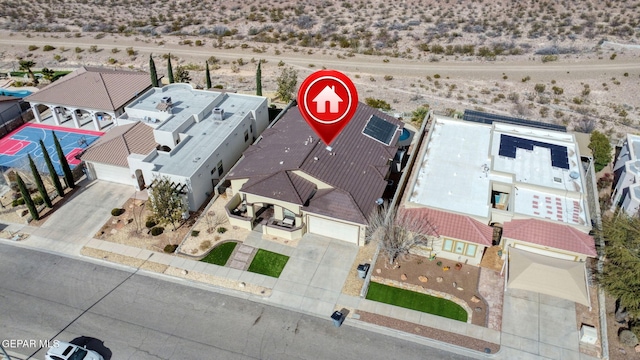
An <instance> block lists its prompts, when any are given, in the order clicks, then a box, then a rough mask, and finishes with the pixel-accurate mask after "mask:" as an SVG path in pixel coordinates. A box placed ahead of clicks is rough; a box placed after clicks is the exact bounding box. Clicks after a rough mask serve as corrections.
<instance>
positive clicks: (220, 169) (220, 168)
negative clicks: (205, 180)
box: [218, 160, 224, 176]
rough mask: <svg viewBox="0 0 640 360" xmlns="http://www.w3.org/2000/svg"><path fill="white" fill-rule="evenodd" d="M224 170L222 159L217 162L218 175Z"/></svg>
mask: <svg viewBox="0 0 640 360" xmlns="http://www.w3.org/2000/svg"><path fill="white" fill-rule="evenodd" d="M223 172H224V170H223V169H222V160H220V161H219V162H218V176H222V173H223Z"/></svg>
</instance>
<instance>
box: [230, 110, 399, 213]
mask: <svg viewBox="0 0 640 360" xmlns="http://www.w3.org/2000/svg"><path fill="white" fill-rule="evenodd" d="M372 115H376V116H378V117H381V118H383V119H385V120H387V121H389V122H391V123H393V124H397V125H398V126H399V129H400V131H401V130H402V128H403V124H402V122H401V121H400V120H397V119H395V118H393V117H390V116H388V115H386V114H384V113H382V112H380V111H378V110H376V109H374V108H371V107H369V106H367V105H366V104H363V103H359V104H358V109H357V111H356V113H355V115H354V116H353V118H352V119H351V121H350V122H349V124H348V125H347V126H346V127H345V128H344V130H343V131H342V133H340V135H338V137H337V138H336V139H335V141H334V142H333V143H332V144H331V147H332V151H331V152H330V151H328V150H327V149H326V145H325V144H324V143H323V142H321V141H320V139H319V138H318V136H316V134H315V133H314V132H313V130H311V128H310V127H309V125H308V124H307V123H306V122H305V121H304V120H303V118H302V116H301V115H300V111H299V110H298V107H297V106H294V107H291V108H290V109H289V110H288V111H287V112H286V113H285V114H284V115H283V116H282V118H281V119H280V120H279V121H278V122H277V123H276V124H275V125H274V126H273V127H271V128H269V129H266V130H265V131H264V132H263V133H262V139H261V140H260V141H258V142H257V143H255V144H253V145H252V146H251V147H250V148H249V149H247V150H246V151H245V152H244V154H243V158H242V159H241V160H240V161H239V162H238V164H237V165H236V166H235V167H234V168H233V169H232V170H231V172H230V173H229V174H228V176H227V177H228V178H229V179H242V178H249V179H250V181H248V182H247V183H245V184H244V185H243V187H242V189H241V190H242V191H244V192H247V193H251V194H256V195H261V196H272V195H270V194H273V193H278V194H279V193H280V192H284V191H289V190H290V189H292V188H293V189H295V192H296V195H295V196H294V195H281V196H288V198H289V199H290V200H296V201H292V202H294V203H296V204H304V203H305V201H306V199H308V197H309V195H311V194H312V193H313V191H314V190H315V185H313V183H311V182H310V181H308V180H304V179H303V178H302V177H299V178H300V179H297V178H296V177H297V175H295V174H293V172H294V171H297V170H299V171H301V172H303V173H305V174H307V175H309V176H311V177H313V178H315V179H317V180H319V181H321V182H324V183H326V184H328V185H330V186H331V187H333V188H334V189H335V190H338V191H334V192H327V191H322V192H321V191H319V190H318V192H316V193H315V195H314V196H313V198H312V199H311V200H310V201H309V204H308V207H307V208H306V209H305V210H308V211H311V209H313V211H314V212H317V213H322V214H326V215H330V216H333V217H336V218H340V219H344V220H348V221H355V222H357V223H361V224H366V218H367V217H368V215H369V213H370V212H371V210H372V209H373V207H374V206H375V201H376V199H378V198H380V197H381V196H382V194H383V193H384V190H385V188H386V186H387V180H385V175H386V173H387V171H388V169H389V159H392V158H393V157H394V156H395V153H396V151H397V146H386V145H384V144H382V143H380V142H378V141H376V140H374V139H372V138H370V137H367V136H365V135H363V134H362V130H363V129H364V126H365V124H366V122H367V120H369V118H370V117H371V116H372ZM400 131H398V132H397V134H396V135H394V137H393V140H392V144H395V143H396V142H397V139H398V137H399V134H400ZM280 172H285V173H287V177H288V179H290V180H291V181H290V182H287V181H285V182H284V183H282V185H281V184H280V183H278V182H277V181H272V178H271V176H272V175H274V174H276V173H280ZM292 174H293V175H294V176H293V177H292V176H291V175H292ZM279 177H280V178H281V179H284V177H282V176H281V175H279ZM267 179H269V180H267ZM303 180H304V181H303ZM285 189H286V190H285ZM320 195H324V196H322V197H321V196H320ZM332 202H335V203H332Z"/></svg>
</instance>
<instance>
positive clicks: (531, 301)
mask: <svg viewBox="0 0 640 360" xmlns="http://www.w3.org/2000/svg"><path fill="white" fill-rule="evenodd" d="M501 345H502V349H501V351H500V352H501V358H503V359H557V360H561V359H576V360H578V359H595V358H593V357H590V356H587V355H584V354H581V353H580V349H579V331H578V330H576V308H575V303H573V302H571V301H569V300H564V299H560V298H557V297H553V296H549V295H545V294H539V293H535V292H531V291H525V290H517V289H509V290H508V291H506V292H505V294H504V312H503V317H502V338H501Z"/></svg>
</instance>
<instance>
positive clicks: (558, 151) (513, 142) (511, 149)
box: [498, 134, 569, 169]
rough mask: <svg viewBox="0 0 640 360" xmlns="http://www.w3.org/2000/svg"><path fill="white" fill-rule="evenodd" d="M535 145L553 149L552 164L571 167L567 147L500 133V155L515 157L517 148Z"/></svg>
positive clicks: (559, 166)
mask: <svg viewBox="0 0 640 360" xmlns="http://www.w3.org/2000/svg"><path fill="white" fill-rule="evenodd" d="M534 146H538V147H544V148H547V149H549V150H551V166H554V167H558V168H562V169H569V156H568V153H567V147H566V146H561V145H555V144H549V143H545V142H542V141H536V140H530V139H523V138H519V137H515V136H511V135H505V134H500V150H499V151H498V155H500V156H506V157H509V158H512V159H515V157H516V149H525V150H533V147H534Z"/></svg>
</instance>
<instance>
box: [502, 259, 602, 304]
mask: <svg viewBox="0 0 640 360" xmlns="http://www.w3.org/2000/svg"><path fill="white" fill-rule="evenodd" d="M585 276H586V275H585V263H584V262H577V261H571V260H563V259H558V258H553V257H550V256H545V255H539V254H535V253H532V252H530V251H526V250H522V249H516V248H513V247H510V248H509V280H508V282H507V287H508V288H511V289H522V290H529V291H534V292H538V293H542V294H547V295H551V296H556V297H559V298H562V299H567V300H571V301H574V302H577V303H580V304H583V305H586V306H591V303H590V301H589V293H588V292H587V279H586V278H585Z"/></svg>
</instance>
